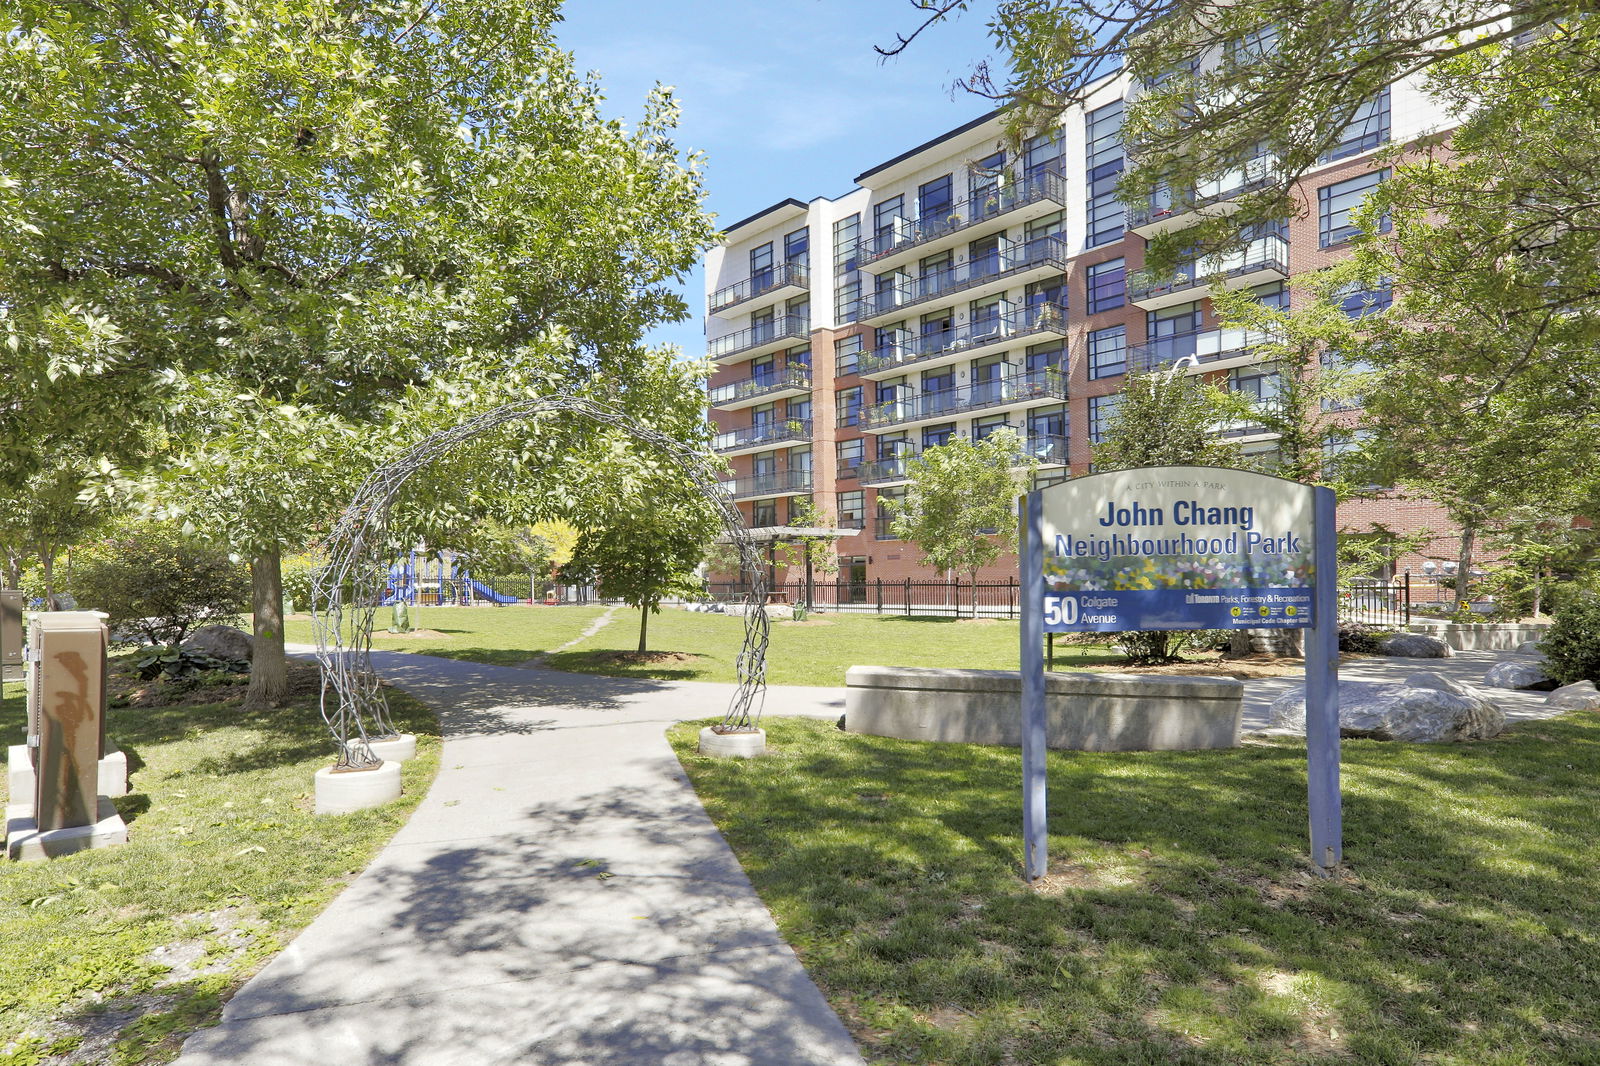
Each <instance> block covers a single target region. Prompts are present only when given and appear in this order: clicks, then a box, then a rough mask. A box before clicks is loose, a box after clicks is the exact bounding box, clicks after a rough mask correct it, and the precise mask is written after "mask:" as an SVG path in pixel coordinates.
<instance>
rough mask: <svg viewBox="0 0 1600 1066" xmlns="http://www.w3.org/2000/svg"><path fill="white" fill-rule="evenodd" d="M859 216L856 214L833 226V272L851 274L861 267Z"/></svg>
mask: <svg viewBox="0 0 1600 1066" xmlns="http://www.w3.org/2000/svg"><path fill="white" fill-rule="evenodd" d="M860 253H861V215H860V213H859V212H857V213H856V214H854V215H850V216H849V217H848V218H841V219H840V220H839V221H837V222H835V223H834V224H833V272H834V274H836V275H843V274H849V273H852V272H853V271H854V270H855V269H856V268H857V267H858V266H860V265H861V262H860V259H859V258H858V257H859V255H860Z"/></svg>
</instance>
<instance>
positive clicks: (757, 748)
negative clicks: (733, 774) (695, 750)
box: [700, 726, 767, 759]
mask: <svg viewBox="0 0 1600 1066" xmlns="http://www.w3.org/2000/svg"><path fill="white" fill-rule="evenodd" d="M766 752H767V731H766V730H765V729H757V730H756V731H755V732H753V733H718V732H715V731H714V730H713V729H712V728H711V727H710V726H706V727H705V728H704V729H702V730H700V754H701V755H710V756H711V757H713V758H717V759H753V758H755V757H756V756H757V755H765V754H766Z"/></svg>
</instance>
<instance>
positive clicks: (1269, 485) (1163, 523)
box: [1025, 467, 1316, 633]
mask: <svg viewBox="0 0 1600 1066" xmlns="http://www.w3.org/2000/svg"><path fill="white" fill-rule="evenodd" d="M1313 493H1314V490H1313V489H1312V487H1311V486H1309V485H1301V484H1299V483H1297V482H1293V481H1285V480H1284V479H1282V478H1275V477H1268V476H1267V475H1265V474H1257V473H1252V472H1250V471H1247V470H1229V469H1224V468H1220V467H1142V468H1137V469H1133V470H1114V471H1110V472H1108V473H1104V474H1091V475H1089V476H1088V477H1082V478H1077V479H1074V480H1072V481H1066V482H1062V483H1060V484H1058V485H1053V486H1051V487H1049V488H1048V489H1045V490H1043V491H1042V492H1041V493H1040V502H1041V504H1042V508H1041V510H1042V513H1041V516H1040V517H1041V519H1042V522H1041V528H1040V530H1039V534H1040V537H1041V541H1042V543H1041V548H1042V555H1043V579H1044V591H1043V595H1042V602H1041V604H1040V606H1041V608H1042V610H1043V614H1044V630H1045V632H1047V633H1066V632H1101V633H1119V632H1127V631H1130V630H1145V629H1166V630H1181V629H1244V628H1250V629H1258V628H1267V627H1278V628H1289V627H1303V626H1309V625H1311V624H1312V603H1313V599H1314V597H1315V585H1316V561H1315V545H1316V529H1315V524H1316V523H1315V506H1314V503H1313V499H1314V494H1313ZM1025 576H1026V575H1025Z"/></svg>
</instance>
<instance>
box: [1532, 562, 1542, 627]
mask: <svg viewBox="0 0 1600 1066" xmlns="http://www.w3.org/2000/svg"><path fill="white" fill-rule="evenodd" d="M1543 599H1544V567H1542V566H1536V567H1534V568H1533V620H1534V621H1535V622H1537V621H1538V620H1539V607H1540V606H1541V601H1542V600H1543Z"/></svg>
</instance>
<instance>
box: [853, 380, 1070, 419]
mask: <svg viewBox="0 0 1600 1066" xmlns="http://www.w3.org/2000/svg"><path fill="white" fill-rule="evenodd" d="M1066 398H1067V381H1066V376H1065V375H1064V374H1062V372H1061V371H1060V370H1059V369H1057V368H1055V367H1047V368H1045V369H1043V370H1032V371H1028V372H1026V373H1021V374H1012V375H1011V376H1010V377H1005V378H1000V379H998V380H995V381H980V382H978V383H977V384H975V385H967V386H964V387H962V388H956V389H939V390H937V391H934V392H923V393H912V394H911V395H909V396H906V397H905V398H903V399H894V400H885V401H883V402H882V403H877V404H873V405H872V406H870V407H867V408H864V409H863V410H862V412H861V425H862V428H864V429H881V428H883V427H885V426H893V425H899V424H900V423H903V422H920V421H923V420H925V419H932V418H945V417H951V416H955V415H959V414H962V413H963V412H966V411H981V410H983V409H985V408H989V407H1004V406H1006V405H1008V404H1014V403H1023V402H1026V401H1028V400H1045V399H1058V400H1064V399H1066Z"/></svg>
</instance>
